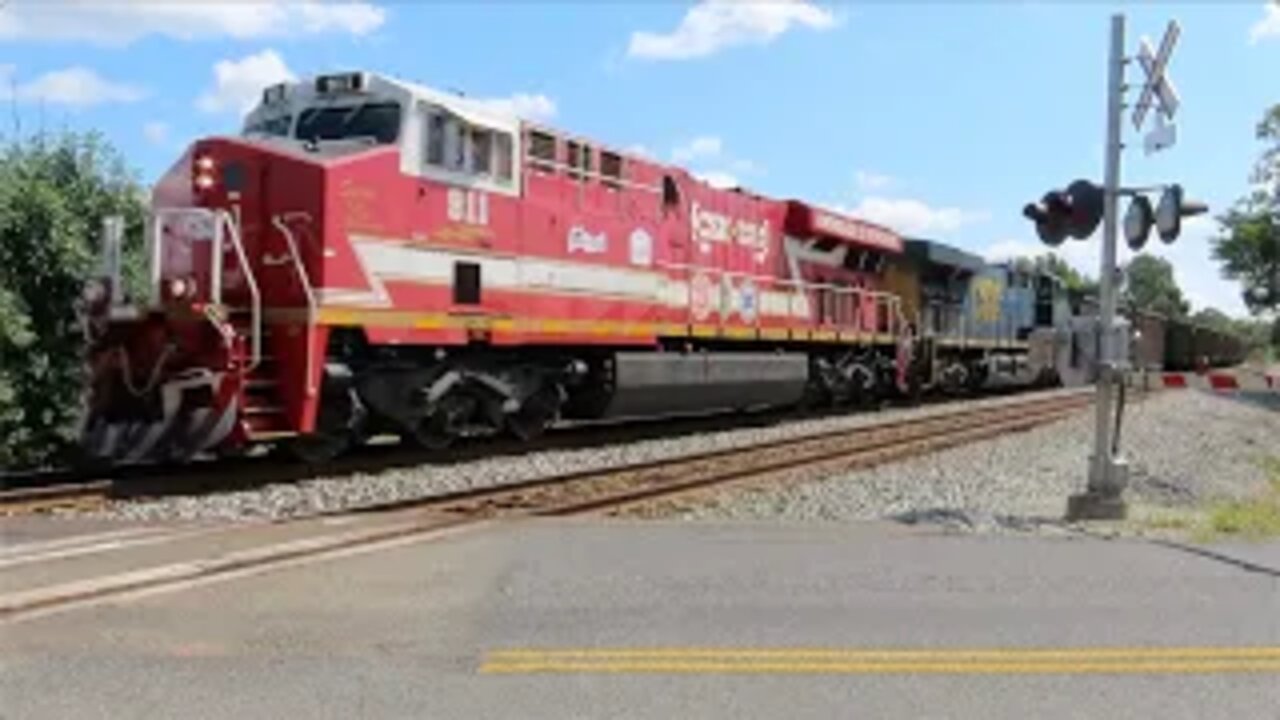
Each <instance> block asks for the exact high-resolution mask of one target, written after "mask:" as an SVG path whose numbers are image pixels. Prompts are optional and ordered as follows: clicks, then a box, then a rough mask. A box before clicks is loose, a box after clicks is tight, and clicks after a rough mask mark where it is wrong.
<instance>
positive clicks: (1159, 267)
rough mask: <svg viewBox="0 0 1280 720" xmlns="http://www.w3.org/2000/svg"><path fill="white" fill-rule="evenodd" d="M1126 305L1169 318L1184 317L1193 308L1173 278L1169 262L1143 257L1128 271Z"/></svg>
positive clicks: (1131, 265) (1130, 262)
mask: <svg viewBox="0 0 1280 720" xmlns="http://www.w3.org/2000/svg"><path fill="white" fill-rule="evenodd" d="M1124 298H1125V302H1126V303H1127V304H1129V305H1130V306H1131V307H1134V308H1136V309H1138V310H1146V311H1148V312H1156V313H1160V314H1161V315H1166V316H1168V317H1184V316H1186V314H1187V311H1188V310H1190V305H1189V304H1188V303H1187V301H1186V300H1185V299H1184V298H1183V297H1182V289H1181V288H1179V287H1178V283H1177V281H1176V280H1174V278H1173V265H1170V264H1169V261H1168V260H1165V259H1164V258H1160V257H1156V256H1155V255H1148V254H1146V253H1142V254H1141V255H1138V256H1137V257H1135V258H1133V259H1132V260H1130V261H1129V264H1128V265H1127V266H1126V267H1125V293H1124Z"/></svg>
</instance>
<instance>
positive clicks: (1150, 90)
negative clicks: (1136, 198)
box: [1133, 20, 1182, 153]
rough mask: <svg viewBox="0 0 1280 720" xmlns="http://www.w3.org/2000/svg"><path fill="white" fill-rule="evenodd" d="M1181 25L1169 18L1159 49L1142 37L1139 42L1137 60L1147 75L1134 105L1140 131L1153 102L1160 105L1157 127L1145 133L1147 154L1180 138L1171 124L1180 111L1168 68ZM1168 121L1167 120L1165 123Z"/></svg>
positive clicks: (1135, 118)
mask: <svg viewBox="0 0 1280 720" xmlns="http://www.w3.org/2000/svg"><path fill="white" fill-rule="evenodd" d="M1181 32H1182V28H1181V27H1180V26H1179V25H1178V21H1177V20H1170V21H1169V26H1168V28H1166V29H1165V31H1164V38H1162V39H1161V40H1160V51H1159V52H1155V51H1153V50H1152V49H1151V43H1150V41H1148V40H1147V39H1146V38H1142V40H1141V41H1139V43H1138V62H1139V63H1140V64H1141V65H1142V70H1143V71H1144V72H1145V73H1146V74H1147V81H1146V83H1144V84H1143V86H1142V95H1140V96H1139V97H1138V103H1137V105H1135V106H1134V108H1133V127H1134V129H1135V130H1141V129H1142V124H1143V122H1144V121H1146V119H1147V111H1148V110H1150V109H1151V105H1152V104H1153V101H1155V102H1156V103H1158V104H1159V109H1158V110H1157V112H1156V127H1155V129H1154V130H1152V131H1151V133H1149V134H1148V135H1147V136H1146V149H1147V153H1152V152H1156V151H1158V150H1163V149H1165V148H1167V147H1170V146H1172V145H1173V144H1174V142H1175V141H1176V140H1177V126H1176V125H1173V124H1172V120H1173V116H1174V114H1176V113H1177V112H1178V91H1177V90H1175V89H1174V87H1173V81H1172V80H1170V79H1169V76H1168V74H1167V73H1166V72H1165V69H1166V68H1167V67H1168V66H1169V58H1170V56H1172V55H1173V47H1174V45H1176V44H1177V43H1178V35H1179V34H1180V33H1181ZM1166 121H1168V122H1166Z"/></svg>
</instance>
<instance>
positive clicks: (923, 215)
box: [849, 196, 990, 235]
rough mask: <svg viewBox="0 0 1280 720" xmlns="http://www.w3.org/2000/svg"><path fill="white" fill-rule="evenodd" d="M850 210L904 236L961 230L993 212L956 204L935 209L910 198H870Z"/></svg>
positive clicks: (986, 217) (982, 219)
mask: <svg viewBox="0 0 1280 720" xmlns="http://www.w3.org/2000/svg"><path fill="white" fill-rule="evenodd" d="M849 213H851V214H853V215H855V216H857V217H860V218H863V219H866V220H870V221H871V222H874V223H879V224H880V225H884V226H886V227H888V228H891V229H893V230H895V231H897V232H899V233H902V234H904V235H928V234H930V233H945V232H952V231H955V230H958V229H959V228H960V227H962V226H964V225H970V224H973V223H977V222H982V221H984V220H987V219H988V218H989V217H990V214H989V213H985V212H972V211H968V210H961V209H960V208H954V207H941V208H935V207H930V206H929V205H927V204H925V203H924V202H921V201H920V200H914V199H910V198H886V197H875V196H872V197H866V198H863V199H862V202H860V203H858V205H857V206H856V207H853V208H850V209H849Z"/></svg>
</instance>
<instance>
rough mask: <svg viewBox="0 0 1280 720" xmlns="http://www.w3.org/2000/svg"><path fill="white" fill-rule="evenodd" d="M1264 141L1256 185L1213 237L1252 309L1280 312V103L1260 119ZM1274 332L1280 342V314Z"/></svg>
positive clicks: (1227, 269) (1229, 273) (1227, 270)
mask: <svg viewBox="0 0 1280 720" xmlns="http://www.w3.org/2000/svg"><path fill="white" fill-rule="evenodd" d="M1255 135H1256V136H1257V139H1258V140H1260V141H1262V142H1263V143H1264V148H1263V151H1262V155H1261V157H1259V158H1258V161H1257V163H1256V164H1255V165H1254V167H1253V172H1252V174H1251V178H1250V179H1251V180H1252V181H1253V183H1254V189H1253V191H1252V192H1250V193H1249V195H1247V196H1246V197H1244V198H1241V199H1240V200H1239V201H1237V202H1236V204H1235V206H1234V207H1232V208H1231V209H1230V210H1228V211H1227V212H1226V214H1224V215H1222V216H1221V217H1219V218H1218V221H1219V222H1220V223H1221V225H1222V228H1223V230H1224V234H1223V235H1221V236H1220V237H1217V238H1215V239H1214V240H1213V256H1214V258H1215V259H1216V260H1218V262H1220V263H1222V274H1223V275H1224V276H1225V277H1227V278H1229V279H1231V280H1237V281H1239V282H1240V284H1241V296H1242V298H1243V299H1244V302H1245V305H1246V306H1248V308H1249V311H1250V312H1252V313H1256V314H1260V313H1264V312H1268V311H1269V312H1277V311H1278V310H1280V104H1277V105H1275V106H1273V107H1272V108H1271V109H1270V110H1268V111H1267V112H1266V113H1265V114H1264V115H1263V118H1262V121H1261V122H1259V123H1258V126H1257V129H1256V131H1255ZM1272 334H1273V336H1274V337H1276V338H1277V340H1276V342H1277V343H1278V344H1280V315H1278V316H1277V317H1276V319H1275V321H1274V325H1273V328H1272Z"/></svg>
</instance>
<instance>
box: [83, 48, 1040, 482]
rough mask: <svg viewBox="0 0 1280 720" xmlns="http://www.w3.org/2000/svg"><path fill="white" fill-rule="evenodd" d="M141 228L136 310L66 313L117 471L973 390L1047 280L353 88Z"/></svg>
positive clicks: (278, 91)
mask: <svg viewBox="0 0 1280 720" xmlns="http://www.w3.org/2000/svg"><path fill="white" fill-rule="evenodd" d="M152 205H153V208H152V217H151V219H150V222H149V225H148V228H149V229H148V237H149V252H150V253H151V294H150V296H149V297H147V298H139V299H136V300H129V299H125V298H122V297H121V296H120V291H119V289H118V285H119V283H118V278H117V277H113V274H112V273H106V274H105V276H104V277H103V278H100V279H99V280H97V281H96V282H95V283H94V284H92V285H91V286H90V287H89V288H87V291H86V299H87V300H88V301H89V305H90V308H91V310H90V323H89V326H90V328H91V329H92V332H91V349H90V361H91V375H90V377H91V383H92V384H91V388H90V392H89V403H88V412H87V414H86V418H85V425H84V430H83V436H82V439H83V444H84V447H85V448H86V450H88V452H89V454H91V455H92V456H95V457H98V458H102V459H107V460H113V461H125V462H129V461H140V460H144V459H151V458H164V459H184V458H188V457H191V456H193V455H195V454H197V453H201V452H206V451H213V452H224V451H234V450H237V449H239V448H243V447H244V446H246V445H250V444H255V443H275V444H279V445H281V446H283V447H286V448H288V449H290V450H292V451H293V452H294V453H295V454H297V455H298V456H300V457H302V458H303V459H306V460H309V461H322V460H324V459H326V458H329V457H332V456H334V455H335V454H337V453H339V452H341V451H343V450H344V449H345V448H347V447H348V446H349V445H350V444H351V443H353V442H358V441H359V440H360V439H361V438H362V437H363V436H365V435H366V434H368V433H371V432H374V431H391V432H395V433H399V434H401V435H402V436H404V437H406V438H408V439H410V440H412V441H416V442H418V443H421V444H422V445H424V446H427V447H431V448H439V447H442V446H444V445H447V444H449V443H450V442H451V441H453V440H454V439H455V438H458V437H462V436H466V435H470V434H475V433H492V432H509V433H511V434H514V435H516V436H518V437H521V438H529V437H532V436H535V435H537V434H538V433H540V432H541V431H542V430H543V429H544V428H545V427H547V426H548V424H549V423H551V422H553V421H554V420H555V419H557V418H560V417H573V418H601V417H612V416H632V415H639V414H651V413H662V412H668V411H680V410H690V409H711V408H736V407H747V406H753V405H772V404H788V403H796V402H819V403H831V404H836V405H840V404H851V403H856V402H858V401H859V400H861V399H864V398H867V397H873V396H880V395H884V394H892V393H902V392H909V391H913V390H918V389H919V388H920V387H921V386H922V385H941V386H949V387H960V386H964V387H973V386H977V385H980V384H982V383H983V382H985V381H986V380H987V379H988V378H990V377H991V376H992V375H994V374H998V373H1000V372H1002V371H1005V370H1017V369H1018V366H1020V365H1025V360H1019V358H1025V357H1026V354H1027V350H1028V341H1029V339H1030V338H1031V335H1032V333H1033V330H1034V329H1035V327H1036V326H1037V325H1043V324H1046V323H1048V324H1052V323H1053V322H1055V321H1056V318H1057V309H1056V300H1055V293H1056V292H1057V290H1056V289H1055V288H1053V287H1051V286H1050V285H1047V284H1045V281H1044V279H1043V278H1034V277H1029V276H1026V275H1024V274H1021V273H1017V272H1015V271H1014V270H1013V269H1011V268H1006V267H992V266H986V265H985V264H983V263H981V261H980V260H975V258H973V257H972V256H964V254H962V253H959V252H958V251H954V250H948V249H947V248H945V247H944V246H942V245H940V244H937V243H924V244H920V243H915V242H912V243H907V244H904V242H903V239H902V238H900V237H899V236H898V235H897V234H895V233H894V232H892V231H890V230H888V229H885V228H883V227H880V226H877V225H875V224H872V223H868V222H865V221H862V220H858V219H855V218H852V217H848V216H845V215H842V214H840V213H836V212H832V211H829V210H826V209H823V208H819V207H816V206H814V205H812V204H810V203H807V202H803V201H800V200H780V199H772V198H768V197H763V196H760V195H756V194H754V193H751V192H747V191H744V190H741V189H738V190H723V189H717V188H713V187H711V186H709V185H708V184H706V183H704V182H702V181H700V180H698V179H697V178H695V177H694V176H693V175H691V174H690V173H689V172H687V171H685V170H683V169H681V168H679V167H674V166H670V165H665V164H662V163H659V162H656V161H653V160H651V159H648V158H644V157H638V156H634V155H629V154H627V153H624V152H620V151H617V150H615V149H612V148H609V147H607V146H605V145H601V144H599V143H596V142H593V141H591V140H589V139H587V138H582V137H578V136H575V135H572V134H569V133H564V132H561V131H558V130H555V129H553V128H549V127H545V126H541V125H536V124H533V123H529V122H524V121H521V120H519V119H516V118H511V117H506V116H503V115H499V114H494V113H493V112H492V110H491V109H490V108H488V107H486V106H484V105H481V104H478V103H475V102H472V101H469V100H467V99H465V98H463V97H459V96H456V95H452V94H446V93H441V92H437V91H434V90H431V89H429V88H425V87H421V86H418V85H415V84H412V83H407V82H403V81H400V80H396V79H392V78H388V77H384V76H381V75H376V74H371V73H363V72H357V73H342V74H336V75H324V76H320V77H316V78H312V79H309V80H305V81H300V82H293V83H285V84H281V85H276V86H273V87H271V88H268V89H266V90H265V91H264V93H263V97H262V101H261V103H260V104H259V105H258V106H257V107H256V108H255V109H254V110H253V112H252V113H251V114H250V115H249V116H248V118H247V119H246V124H245V127H244V131H243V133H242V134H241V135H240V136H238V137H214V138H207V139H202V140H199V141H197V142H195V143H194V144H193V145H192V146H191V147H190V148H189V149H188V151H187V152H186V153H185V154H184V155H183V157H182V158H181V159H180V160H179V161H178V162H177V163H176V164H175V165H174V166H173V167H172V168H171V169H170V170H169V171H168V172H167V173H166V174H165V175H164V177H163V178H162V180H161V182H160V183H159V184H158V185H157V187H156V189H155V191H154V195H153V202H152ZM913 258H914V260H913ZM108 261H109V262H108V263H107V266H108V267H115V266H117V265H114V264H113V263H112V262H110V257H109V258H108ZM958 275H962V276H963V279H958V277H957V276H958ZM907 302H909V303H910V306H909V307H905V308H904V303H907ZM921 329H922V331H921ZM1015 374H1016V373H1015Z"/></svg>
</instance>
